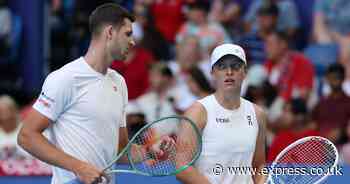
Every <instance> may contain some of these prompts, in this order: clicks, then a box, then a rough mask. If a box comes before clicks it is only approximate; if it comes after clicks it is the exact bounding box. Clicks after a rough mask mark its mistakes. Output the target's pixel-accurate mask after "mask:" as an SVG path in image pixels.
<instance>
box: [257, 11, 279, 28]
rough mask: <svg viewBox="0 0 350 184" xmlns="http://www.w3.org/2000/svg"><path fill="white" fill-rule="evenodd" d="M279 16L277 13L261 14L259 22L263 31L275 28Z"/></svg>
mask: <svg viewBox="0 0 350 184" xmlns="http://www.w3.org/2000/svg"><path fill="white" fill-rule="evenodd" d="M276 22H277V17H276V16H275V15H259V16H258V24H259V29H260V30H261V31H269V30H273V29H274V28H275V26H276Z"/></svg>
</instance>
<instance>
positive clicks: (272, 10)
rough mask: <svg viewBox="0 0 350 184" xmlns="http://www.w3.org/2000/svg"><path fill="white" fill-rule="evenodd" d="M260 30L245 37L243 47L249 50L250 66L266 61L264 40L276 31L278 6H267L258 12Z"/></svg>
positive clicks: (242, 40)
mask: <svg viewBox="0 0 350 184" xmlns="http://www.w3.org/2000/svg"><path fill="white" fill-rule="evenodd" d="M257 19H258V24H259V29H258V30H252V31H250V32H248V33H247V34H245V35H243V37H242V38H241V40H240V43H241V45H243V47H244V48H245V49H246V50H247V55H248V58H249V59H248V60H249V61H250V65H253V64H262V63H263V62H264V61H265V59H266V54H265V50H264V48H265V45H264V40H265V39H266V37H267V35H268V34H270V33H271V32H273V31H275V30H276V26H277V19H278V7H277V6H276V4H266V5H264V6H262V7H260V8H259V10H258V17H257Z"/></svg>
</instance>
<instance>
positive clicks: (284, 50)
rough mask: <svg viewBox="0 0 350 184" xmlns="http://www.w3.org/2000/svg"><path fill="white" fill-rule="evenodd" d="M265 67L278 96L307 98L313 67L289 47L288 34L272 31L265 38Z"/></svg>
mask: <svg viewBox="0 0 350 184" xmlns="http://www.w3.org/2000/svg"><path fill="white" fill-rule="evenodd" d="M265 44H266V54H267V61H266V63H265V68H266V70H267V72H268V78H269V82H270V83H271V84H272V85H273V86H275V87H276V88H277V90H278V93H279V97H281V98H283V99H284V100H285V101H288V100H289V99H291V98H298V97H300V98H303V99H305V100H308V97H309V95H310V93H311V90H312V88H313V83H314V75H315V74H314V68H313V66H312V64H311V63H310V61H309V60H308V59H307V58H306V57H305V56H304V55H303V54H301V53H298V52H295V51H292V50H290V49H289V39H288V36H287V35H286V34H285V33H283V32H273V33H271V34H269V35H268V36H267V38H266V42H265Z"/></svg>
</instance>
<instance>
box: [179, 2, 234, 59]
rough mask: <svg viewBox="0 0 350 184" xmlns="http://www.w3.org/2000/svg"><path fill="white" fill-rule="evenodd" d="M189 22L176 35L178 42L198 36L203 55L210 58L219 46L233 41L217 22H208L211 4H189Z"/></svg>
mask: <svg viewBox="0 0 350 184" xmlns="http://www.w3.org/2000/svg"><path fill="white" fill-rule="evenodd" d="M188 7H189V8H188V12H187V18H188V20H187V22H186V23H185V24H184V25H183V26H182V27H181V28H180V31H179V32H178V34H177V35H176V40H177V42H179V41H181V40H182V39H183V38H184V37H185V36H186V35H196V36H198V37H199V40H200V45H201V54H202V56H203V57H205V58H208V57H209V54H208V53H211V50H212V49H213V48H214V47H215V46H217V45H218V44H222V43H224V42H230V41H231V39H230V37H229V36H228V34H227V33H226V32H225V29H224V28H223V27H222V26H221V25H220V24H218V23H216V22H210V21H209V20H208V11H209V8H210V7H209V3H207V2H205V1H195V2H193V3H189V4H188Z"/></svg>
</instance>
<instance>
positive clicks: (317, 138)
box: [266, 136, 339, 184]
mask: <svg viewBox="0 0 350 184" xmlns="http://www.w3.org/2000/svg"><path fill="white" fill-rule="evenodd" d="M310 140H318V141H319V140H321V141H322V142H326V144H328V145H331V147H332V148H333V150H334V151H335V156H336V157H335V162H334V163H333V165H332V166H331V167H330V170H331V169H333V168H335V167H336V166H337V164H338V159H339V154H338V150H337V148H336V147H335V145H334V144H333V143H332V142H331V141H330V140H328V139H326V138H324V137H320V136H308V137H304V138H301V139H298V140H297V141H295V142H293V143H292V144H290V145H289V146H287V147H286V148H284V149H283V150H282V151H281V152H280V153H279V154H278V155H277V157H276V158H275V160H274V161H273V162H272V164H271V170H272V169H274V168H275V166H276V165H277V164H278V163H277V162H276V161H278V160H279V159H280V158H281V157H282V156H283V155H284V154H285V153H286V152H288V151H289V150H291V149H292V148H294V147H295V146H297V145H299V144H302V143H304V142H307V141H310ZM328 176H329V175H328V174H326V175H324V176H322V178H320V179H319V180H318V181H316V182H315V183H314V184H319V183H321V182H322V181H324V180H325V179H326V178H327V177H328ZM266 183H271V184H274V182H273V181H272V175H271V174H269V176H268V179H267V182H266Z"/></svg>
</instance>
